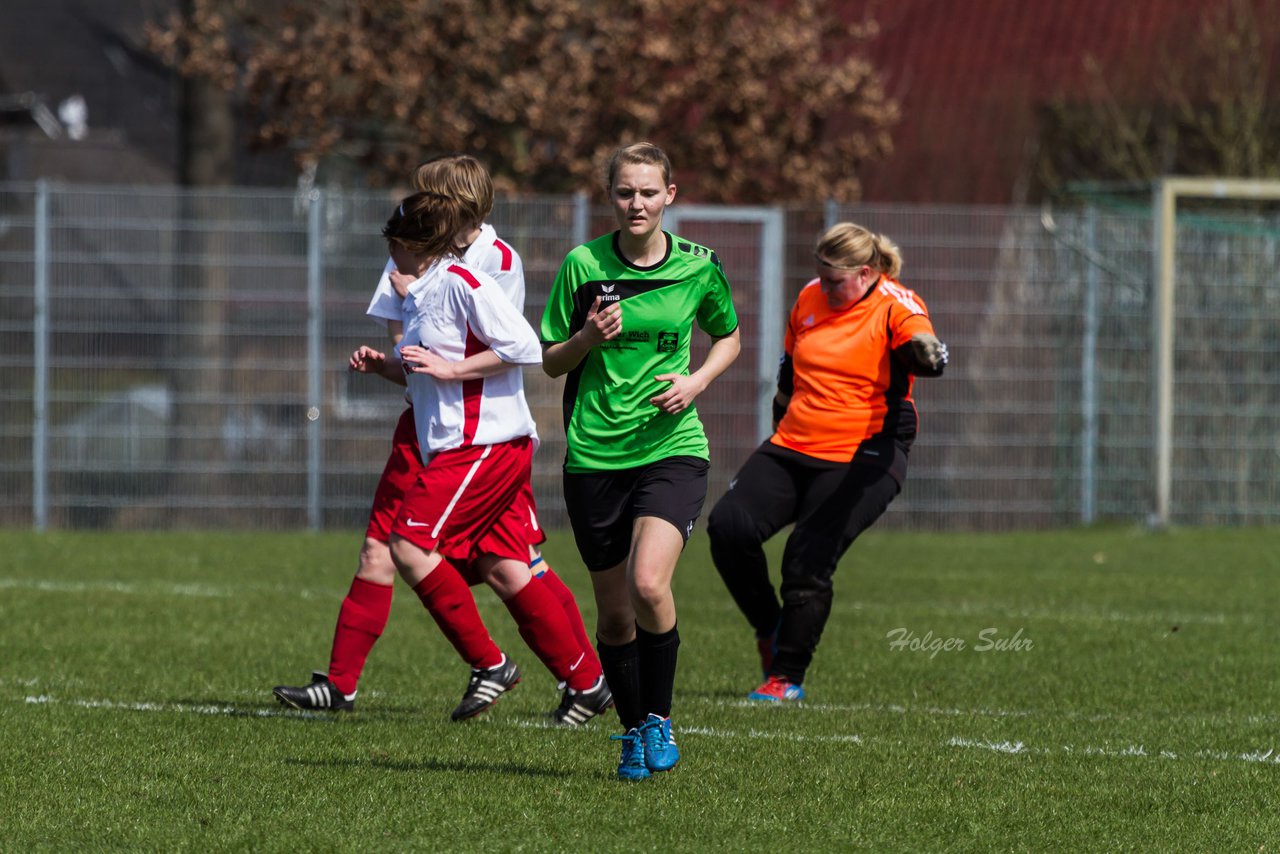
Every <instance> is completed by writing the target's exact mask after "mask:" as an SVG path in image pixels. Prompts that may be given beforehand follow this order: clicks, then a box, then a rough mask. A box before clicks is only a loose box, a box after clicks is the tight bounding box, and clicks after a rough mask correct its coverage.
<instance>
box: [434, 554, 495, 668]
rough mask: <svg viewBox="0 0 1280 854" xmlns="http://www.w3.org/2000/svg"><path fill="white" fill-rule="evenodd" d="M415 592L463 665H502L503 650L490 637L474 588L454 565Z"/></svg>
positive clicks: (438, 571) (437, 572)
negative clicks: (478, 606)
mask: <svg viewBox="0 0 1280 854" xmlns="http://www.w3.org/2000/svg"><path fill="white" fill-rule="evenodd" d="M413 592H414V593H417V594H418V598H419V599H421V600H422V604H423V605H425V606H426V609H427V610H428V611H429V612H430V613H431V616H432V617H433V618H434V619H435V621H436V625H438V626H439V627H440V631H442V632H444V636H445V637H446V638H448V639H449V643H451V644H453V648H454V649H456V650H457V651H458V655H460V656H462V660H463V661H465V662H467V664H470V665H471V666H472V667H479V668H482V669H486V668H489V667H497V666H498V665H499V664H501V663H502V650H500V649H498V645H497V644H496V643H494V642H493V638H491V637H489V630H488V629H486V628H485V626H484V621H483V620H481V619H480V612H479V611H478V610H476V600H475V598H474V597H473V596H472V595H471V588H470V587H468V586H467V582H465V581H463V580H462V576H461V575H459V574H458V570H457V569H455V568H454V567H453V565H452V564H450V563H449V562H448V561H444V562H442V563H441V564H440V565H439V566H437V567H436V568H435V569H433V570H432V571H431V574H430V575H428V576H427V577H426V578H424V579H422V580H421V581H419V582H418V584H417V585H416V586H415V587H414V588H413Z"/></svg>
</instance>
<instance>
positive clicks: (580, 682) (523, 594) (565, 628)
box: [504, 578, 600, 691]
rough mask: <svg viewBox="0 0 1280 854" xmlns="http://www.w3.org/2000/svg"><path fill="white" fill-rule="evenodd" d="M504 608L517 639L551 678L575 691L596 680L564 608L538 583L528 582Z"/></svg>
mask: <svg viewBox="0 0 1280 854" xmlns="http://www.w3.org/2000/svg"><path fill="white" fill-rule="evenodd" d="M504 604H505V605H506V606H507V610H508V611H510V612H511V616H513V617H515V620H516V626H517V627H518V628H519V629H520V637H522V638H524V642H525V643H527V644H528V645H529V649H531V650H533V651H534V653H535V654H536V655H537V656H538V658H539V659H540V660H541V661H542V663H543V664H545V665H546V666H547V669H548V670H550V671H551V673H552V675H553V676H555V677H556V678H557V679H559V680H560V681H562V682H567V683H568V685H569V687H570V688H572V689H573V690H575V691H586V690H587V689H589V688H591V686H592V685H594V684H595V682H596V679H598V678H599V677H600V665H599V663H598V662H597V661H596V660H595V657H594V656H592V657H590V658H588V656H587V654H586V653H585V652H584V651H583V650H582V648H581V646H580V645H579V643H578V639H577V638H575V637H574V636H573V630H572V629H571V628H570V627H569V619H568V618H567V617H566V616H565V614H564V608H563V607H561V605H560V602H559V601H558V600H557V599H556V597H555V596H554V595H553V594H552V593H551V591H550V590H548V589H547V586H546V585H545V584H543V583H542V580H541V579H539V578H531V579H529V583H528V584H526V585H525V586H524V587H523V588H522V589H521V590H520V592H519V593H517V594H516V595H515V596H512V597H511V598H510V599H508V600H507V601H506V602H505V603H504Z"/></svg>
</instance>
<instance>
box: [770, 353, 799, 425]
mask: <svg viewBox="0 0 1280 854" xmlns="http://www.w3.org/2000/svg"><path fill="white" fill-rule="evenodd" d="M795 380H796V369H795V365H794V364H793V363H792V361H791V356H789V355H787V354H785V353H784V354H783V355H782V358H781V359H779V360H778V393H777V394H775V395H774V396H773V429H774V430H777V429H778V422H779V421H781V420H782V416H784V415H786V414H787V406H788V405H789V404H790V403H791V395H792V393H794V392H795V389H796V383H795Z"/></svg>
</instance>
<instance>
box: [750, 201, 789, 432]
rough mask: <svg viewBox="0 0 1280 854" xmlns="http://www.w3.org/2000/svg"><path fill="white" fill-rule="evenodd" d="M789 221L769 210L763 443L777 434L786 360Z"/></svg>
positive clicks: (759, 370) (762, 342) (763, 278)
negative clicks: (777, 399)
mask: <svg viewBox="0 0 1280 854" xmlns="http://www.w3.org/2000/svg"><path fill="white" fill-rule="evenodd" d="M785 232H786V220H785V217H784V215H783V213H782V209H781V208H776V207H775V208H768V209H767V212H766V214H765V218H764V221H763V223H762V227H761V235H760V237H761V240H760V332H759V336H760V338H759V341H758V342H757V343H758V346H759V348H760V349H759V350H758V351H757V355H756V359H757V363H756V375H757V377H758V380H757V381H758V383H759V385H758V390H757V392H756V395H757V398H758V399H757V401H756V438H757V439H758V440H759V441H761V442H763V441H764V440H765V439H768V438H769V435H770V434H771V433H773V403H772V402H773V394H774V388H775V386H776V380H777V376H778V359H779V358H781V357H782V347H783V342H782V327H783V323H784V320H783V318H784V316H785V315H784V312H785V310H786V309H785V306H784V305H783V299H782V294H783V291H784V290H785V289H786V283H785V282H784V281H783V272H782V270H783V264H782V262H783V255H784V253H785V251H786V249H785V244H786V234H785Z"/></svg>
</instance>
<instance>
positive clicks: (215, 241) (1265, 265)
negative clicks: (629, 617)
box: [0, 184, 1280, 530]
mask: <svg viewBox="0 0 1280 854" xmlns="http://www.w3.org/2000/svg"><path fill="white" fill-rule="evenodd" d="M392 201H393V200H392V199H391V198H390V197H389V196H387V195H386V194H375V193H364V194H359V193H337V192H324V193H311V194H309V195H298V194H296V193H292V192H285V191H264V190H257V189H254V190H250V189H235V190H223V191H200V192H194V191H183V190H178V189H172V188H160V189H157V188H120V187H109V188H108V187H88V186H57V185H45V184H40V185H0V400H2V401H3V416H0V485H2V486H3V489H2V490H0V525H7V526H33V525H34V526H36V527H52V528H71V527H75V528H83V527H115V528H131V529H156V528H172V527H252V528H306V527H311V528H321V527H324V528H334V527H350V528H353V529H357V528H360V527H362V526H363V524H364V522H365V520H366V516H367V512H368V506H369V500H370V498H371V496H372V491H373V488H374V485H375V484H376V483H377V479H378V475H379V473H380V471H381V467H382V464H383V462H384V461H385V458H386V453H387V450H388V447H389V441H390V436H391V430H392V427H393V425H394V423H395V419H396V418H397V416H398V415H399V412H400V409H401V407H402V406H403V398H402V390H401V389H398V388H397V387H395V386H392V385H391V384H389V383H387V382H385V381H382V380H379V379H376V378H372V377H368V376H363V375H353V374H349V373H348V372H347V370H346V359H347V356H348V355H349V354H350V352H351V351H352V350H353V349H355V347H357V346H358V345H360V344H363V343H368V344H375V345H377V344H380V343H383V342H384V340H385V339H384V336H383V333H382V331H381V328H380V327H378V326H377V325H375V324H374V323H373V322H371V321H370V320H368V318H366V317H365V316H364V309H365V306H366V304H367V302H368V299H369V296H370V294H371V291H372V288H373V285H374V283H375V281H376V278H377V274H378V272H379V271H380V270H381V266H382V264H383V263H384V261H385V258H386V250H385V246H384V244H383V241H382V239H381V238H380V237H379V229H380V227H381V225H382V223H383V222H384V221H385V219H386V216H387V215H388V214H389V212H390V210H391V205H392ZM672 213H673V215H674V217H673V221H672V222H673V227H674V228H675V229H676V230H678V231H679V232H681V233H682V234H684V235H685V236H686V237H688V238H690V239H692V240H694V241H696V242H699V243H703V244H705V245H708V246H710V247H711V248H713V249H715V250H716V251H717V253H718V254H719V256H720V257H721V259H722V261H723V263H724V265H725V268H726V271H727V273H728V275H729V279H730V281H731V282H732V284H733V286H734V290H735V300H736V302H737V303H738V307H739V313H740V315H741V320H742V333H743V345H744V347H743V353H742V356H741V357H740V358H739V359H738V361H737V362H736V363H735V364H734V366H733V367H732V368H731V369H730V371H729V372H728V373H727V374H726V375H725V376H724V377H723V378H722V379H721V380H720V381H718V382H717V383H716V384H714V385H713V386H712V388H711V389H710V390H709V391H708V392H707V393H706V394H705V395H703V396H702V397H701V398H699V401H698V408H699V410H700V412H701V414H702V416H703V419H704V421H705V422H706V424H707V427H708V432H709V434H710V441H711V449H712V456H713V473H712V484H711V494H710V495H709V496H708V508H709V506H710V503H711V502H713V501H714V500H715V499H716V498H718V497H719V495H720V493H721V492H722V491H723V489H724V486H725V484H726V483H727V481H728V479H729V478H730V477H731V476H732V475H733V472H734V471H735V469H736V468H737V466H738V465H740V464H741V462H742V461H743V460H744V459H745V458H746V456H747V454H749V453H750V451H751V449H752V448H754V447H755V445H756V444H757V443H758V442H759V441H760V439H761V438H762V437H763V433H762V430H763V429H764V428H765V427H767V411H768V409H767V407H768V400H769V398H770V397H771V396H772V392H773V389H772V384H771V381H772V370H773V365H774V364H776V359H777V356H778V354H779V353H778V348H779V346H780V341H781V331H782V327H783V323H784V319H785V313H786V311H787V309H788V308H789V306H790V303H791V300H792V299H793V298H794V296H795V294H796V292H797V291H798V289H799V287H800V286H801V285H802V284H803V283H804V282H806V281H807V280H808V279H809V278H810V277H811V276H812V275H813V269H812V246H813V243H814V240H815V238H816V237H817V235H818V234H819V232H820V231H821V230H822V229H823V227H824V226H825V225H826V224H828V223H830V222H833V221H836V220H839V219H851V220H853V221H856V222H859V223H862V224H864V225H866V226H868V227H870V228H872V229H873V230H875V231H878V232H881V233H883V234H885V235H887V236H889V237H890V238H892V239H893V240H894V241H895V242H897V243H898V245H899V246H900V247H901V249H902V254H903V258H904V268H903V275H902V281H903V283H904V284H905V285H906V286H907V287H910V288H912V289H913V290H915V291H916V292H917V293H918V294H919V295H920V296H921V297H922V298H923V299H924V300H925V302H926V303H927V304H928V306H929V309H930V314H931V315H932V317H933V320H934V325H935V326H936V327H937V329H938V332H939V334H940V336H941V337H942V338H943V339H944V340H945V341H947V343H948V345H949V347H950V352H951V366H950V368H949V369H948V371H947V374H946V376H944V377H943V378H942V379H939V380H921V381H918V382H917V384H916V395H915V396H916V400H917V407H918V409H919V410H920V413H921V434H920V437H919V439H918V440H917V443H916V446H915V448H914V450H913V451H912V454H911V461H910V472H909V475H908V479H907V484H906V487H905V488H904V490H903V493H902V495H901V496H900V497H899V498H898V500H897V501H896V502H895V503H894V505H893V506H892V508H891V509H890V512H889V514H888V516H887V517H886V519H885V520H884V521H883V522H882V523H881V525H883V526H886V527H898V528H914V529H983V530H1003V529H1017V528H1040V527H1047V526H1058V525H1070V524H1079V523H1081V522H1086V523H1087V522H1092V521H1095V520H1144V519H1146V518H1147V515H1148V513H1149V512H1150V510H1151V495H1152V468H1153V464H1152V438H1151V435H1152V418H1151V392H1150V380H1151V356H1150V353H1151V339H1152V323H1151V319H1150V301H1151V299H1150V294H1151V269H1152V264H1151V251H1152V245H1151V244H1152V233H1151V222H1150V216H1149V214H1148V213H1147V212H1144V211H1142V210H1128V211H1119V212H1117V211H1115V210H1107V209H1102V208H1080V209H1072V210H1058V211H1055V212H1053V213H1052V214H1050V213H1048V212H1046V211H1041V210H1030V209H1025V208H991V207H986V208H972V207H936V206H935V207H929V206H905V205H903V206H839V205H834V204H829V205H827V206H825V207H821V208H813V209H799V208H750V209H746V208H708V207H705V206H688V207H686V208H685V212H684V213H682V212H681V205H680V204H679V203H678V204H677V205H676V206H675V207H673V208H672ZM491 221H492V222H493V224H494V225H495V226H496V227H497V229H498V232H499V234H501V235H502V236H503V237H504V238H505V239H507V240H508V241H509V242H510V243H512V244H513V245H514V246H515V247H516V248H517V250H518V251H519V252H520V253H521V255H522V256H523V259H524V264H525V271H526V277H527V291H528V300H527V303H526V306H525V313H526V316H527V317H528V318H529V320H530V322H532V323H533V324H534V325H535V328H536V326H537V322H538V320H539V318H540V317H541V313H542V308H543V305H544V302H545V298H546V295H547V293H548V291H549V289H550V285H551V281H552V279H553V278H554V276H555V272H556V270H557V268H558V267H559V264H560V261H561V259H562V258H563V257H564V254H565V253H566V252H567V251H568V250H569V249H570V248H571V247H573V246H574V245H575V244H577V243H579V242H581V241H583V240H585V239H587V238H589V237H592V236H595V235H596V234H599V233H603V232H605V231H607V230H609V229H610V228H612V221H611V218H610V215H609V212H608V210H607V209H606V208H605V207H603V205H600V204H595V203H593V202H591V201H590V200H588V199H587V198H586V197H585V196H556V197H527V198H526V197H521V198H504V199H499V200H498V202H497V205H496V206H495V209H494V213H493V216H492V219H491ZM1278 238H1280V222H1277V220H1276V219H1275V218H1273V217H1272V218H1268V217H1266V216H1264V215H1261V214H1255V215H1249V216H1245V215H1243V214H1239V213H1235V214H1219V215H1216V216H1215V217H1214V218H1212V219H1211V220H1204V221H1199V220H1196V219H1195V218H1188V221H1186V222H1183V223H1182V224H1181V225H1180V228H1179V238H1178V239H1179V242H1178V259H1177V260H1178V270H1179V278H1178V291H1177V301H1178V322H1177V326H1176V335H1177V337H1176V354H1177V359H1176V378H1175V390H1176V396H1175V413H1176V417H1175V455H1174V474H1173V478H1174V487H1173V496H1172V498H1173V507H1172V513H1171V519H1172V521H1173V522H1175V523H1181V524H1243V523H1259V522H1276V521H1278V520H1280V485H1278V484H1280V449H1278V447H1277V437H1278V436H1280V381H1278V380H1277V379H1276V378H1275V373H1274V371H1272V370H1271V368H1272V366H1273V365H1274V364H1275V363H1276V358H1277V356H1278V355H1280V353H1278V352H1277V351H1278V350H1280V345H1278V344H1277V330H1280V281H1277V278H1278V277H1280V263H1278V261H1280V259H1278V258H1277V252H1278V247H1277V242H1278ZM561 383H562V381H560V380H551V379H549V378H547V377H546V376H545V375H543V374H542V373H541V372H540V371H536V370H532V371H528V372H526V387H527V390H528V395H529V399H530V403H531V405H532V407H533V410H534V414H535V417H536V418H537V420H538V425H539V433H540V435H541V436H542V439H543V445H542V448H541V449H540V450H539V452H538V454H537V457H536V458H535V470H534V478H535V483H534V487H535V491H536V493H537V496H538V499H539V505H540V510H541V514H542V517H543V521H544V523H545V524H547V525H549V526H559V525H563V524H564V523H565V520H564V515H563V504H562V502H561V499H560V481H559V471H560V463H561V458H562V455H563V452H564V444H563V425H562V424H561V420H560V419H561V416H560V388H561ZM762 425H763V426H762Z"/></svg>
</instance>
